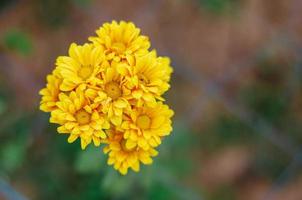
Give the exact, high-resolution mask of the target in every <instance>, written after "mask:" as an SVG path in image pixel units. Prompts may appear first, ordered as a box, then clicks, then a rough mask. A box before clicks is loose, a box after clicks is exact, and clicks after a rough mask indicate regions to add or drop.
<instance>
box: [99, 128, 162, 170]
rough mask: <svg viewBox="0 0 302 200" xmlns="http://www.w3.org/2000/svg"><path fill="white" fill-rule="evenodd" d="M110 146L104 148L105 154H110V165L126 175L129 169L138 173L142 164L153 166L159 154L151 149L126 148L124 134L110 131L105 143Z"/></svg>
mask: <svg viewBox="0 0 302 200" xmlns="http://www.w3.org/2000/svg"><path fill="white" fill-rule="evenodd" d="M105 143H107V144H108V145H107V146H106V147H104V153H106V154H107V153H108V155H109V158H108V161H107V163H108V165H113V167H114V169H116V170H118V171H119V172H120V173H121V174H123V175H125V174H127V172H128V169H129V168H131V169H132V170H133V171H135V172H138V171H139V169H140V163H143V164H145V165H150V164H152V162H153V161H152V157H154V156H156V155H157V154H158V152H157V151H156V150H155V149H153V148H149V149H148V150H143V149H142V148H139V147H133V148H131V149H128V148H127V147H126V146H125V140H124V139H123V133H122V132H117V131H108V139H107V140H106V141H105Z"/></svg>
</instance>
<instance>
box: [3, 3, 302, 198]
mask: <svg viewBox="0 0 302 200" xmlns="http://www.w3.org/2000/svg"><path fill="white" fill-rule="evenodd" d="M301 9H302V1H301V0H286V1H285V0H149V1H147V0H99V1H98V0H1V1H0V199H1V200H2V199H5V200H25V199H38V200H40V199H41V200H47V199H50V200H51V199H64V200H65V199H66V200H67V199H68V200H80V199H85V200H86V199H92V200H93V199H118V200H120V199H121V200H124V199H125V200H126V199H131V200H141V199H150V200H157V199H158V200H169V199H172V200H177V199H181V200H182V199H184V200H195V199H196V200H197V199H206V200H207V199H209V200H237V199H238V200H267V199H272V200H275V199H276V200H285V199H286V200H301V199H302V190H301V188H302V176H301V168H302V167H301V166H302V149H301V147H302V12H301ZM113 19H115V20H127V21H129V20H130V21H133V22H134V23H135V24H136V25H137V26H139V27H140V28H141V30H142V33H143V34H145V35H148V36H149V37H150V39H151V42H152V48H156V49H157V50H158V53H159V54H160V55H164V56H170V57H171V59H172V65H173V67H174V74H173V78H172V83H171V84H172V87H171V89H170V90H169V92H168V93H167V94H166V98H167V103H168V104H169V105H170V106H171V107H172V108H173V109H174V110H175V113H176V115H175V117H174V124H173V126H174V131H173V134H172V135H171V136H170V137H167V138H166V139H165V140H164V142H163V144H162V145H161V146H160V150H159V151H160V154H159V156H158V157H156V158H155V159H154V164H153V165H152V166H148V167H142V169H141V172H140V173H138V174H136V173H133V172H130V173H129V174H128V175H127V176H121V175H119V174H118V173H117V172H116V171H114V170H113V169H112V168H111V167H109V166H107V165H106V157H105V156H104V155H103V154H102V152H101V150H100V149H99V148H93V147H91V148H88V149H87V150H86V151H81V150H80V145H79V144H78V143H74V144H68V143H67V142H66V138H64V136H59V135H58V134H57V133H56V126H55V125H52V124H49V123H48V117H49V116H48V114H45V113H42V112H40V111H39V109H38V106H39V100H40V97H39V95H38V91H39V89H41V88H42V87H44V85H45V77H46V74H48V73H50V72H51V71H52V69H53V67H54V62H55V59H56V57H57V56H58V55H64V54H66V53H67V49H68V47H69V44H70V43H71V42H76V43H78V44H82V43H84V42H85V41H86V40H87V37H88V36H90V35H94V31H95V29H97V28H98V27H99V26H101V25H102V24H103V23H104V22H107V21H111V20H113Z"/></svg>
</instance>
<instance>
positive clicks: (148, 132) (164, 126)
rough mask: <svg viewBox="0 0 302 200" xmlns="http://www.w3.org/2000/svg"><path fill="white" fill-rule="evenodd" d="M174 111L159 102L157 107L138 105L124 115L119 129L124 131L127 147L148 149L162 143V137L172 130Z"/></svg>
mask: <svg viewBox="0 0 302 200" xmlns="http://www.w3.org/2000/svg"><path fill="white" fill-rule="evenodd" d="M173 114H174V113H173V111H172V110H170V109H169V107H168V106H167V105H164V104H162V103H161V102H158V103H157V104H156V106H155V107H138V108H135V109H132V110H131V111H130V112H129V115H124V120H123V123H122V126H121V128H120V129H119V130H121V131H123V132H124V139H125V140H126V144H125V145H126V147H127V148H129V149H131V148H134V147H137V146H138V147H140V148H142V149H144V150H148V149H150V148H153V147H157V146H158V145H160V144H161V139H162V137H164V136H167V135H169V134H170V132H171V130H172V126H171V123H172V122H171V117H172V116H173Z"/></svg>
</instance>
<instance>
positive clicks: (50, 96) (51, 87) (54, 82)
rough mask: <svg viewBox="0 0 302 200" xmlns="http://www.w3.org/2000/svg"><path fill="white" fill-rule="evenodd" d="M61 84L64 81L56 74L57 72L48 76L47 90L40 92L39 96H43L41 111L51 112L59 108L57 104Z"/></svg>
mask: <svg viewBox="0 0 302 200" xmlns="http://www.w3.org/2000/svg"><path fill="white" fill-rule="evenodd" d="M61 82H62V79H61V78H60V77H59V76H58V74H56V73H55V71H54V72H53V73H52V74H50V75H48V76H47V84H46V88H43V89H42V90H40V92H39V94H40V95H42V98H41V102H40V110H42V111H44V112H51V111H53V110H55V109H56V108H57V106H56V102H57V101H58V95H59V93H60V89H59V87H60V84H61Z"/></svg>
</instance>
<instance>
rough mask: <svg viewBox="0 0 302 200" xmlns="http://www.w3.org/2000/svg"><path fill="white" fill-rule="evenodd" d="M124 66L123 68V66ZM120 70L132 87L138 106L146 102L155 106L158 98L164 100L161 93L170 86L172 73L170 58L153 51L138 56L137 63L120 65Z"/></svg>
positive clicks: (128, 85)
mask: <svg viewBox="0 0 302 200" xmlns="http://www.w3.org/2000/svg"><path fill="white" fill-rule="evenodd" d="M122 67H123V68H122ZM119 72H120V73H121V74H123V75H124V76H126V80H127V81H126V83H125V85H126V86H127V87H128V88H129V89H131V94H132V95H131V96H132V97H133V98H134V99H136V100H137V104H136V105H137V106H139V107H140V106H142V105H143V104H144V103H146V104H147V106H150V107H154V106H155V105H156V99H158V100H161V101H163V100H164V99H163V98H162V97H161V95H162V94H163V93H164V92H166V91H167V90H168V89H169V88H170V85H169V80H170V76H171V73H172V67H171V66H170V60H169V58H164V57H157V56H156V52H155V51H152V52H150V53H148V54H146V55H144V56H136V65H135V66H134V67H127V66H125V65H120V67H119Z"/></svg>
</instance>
